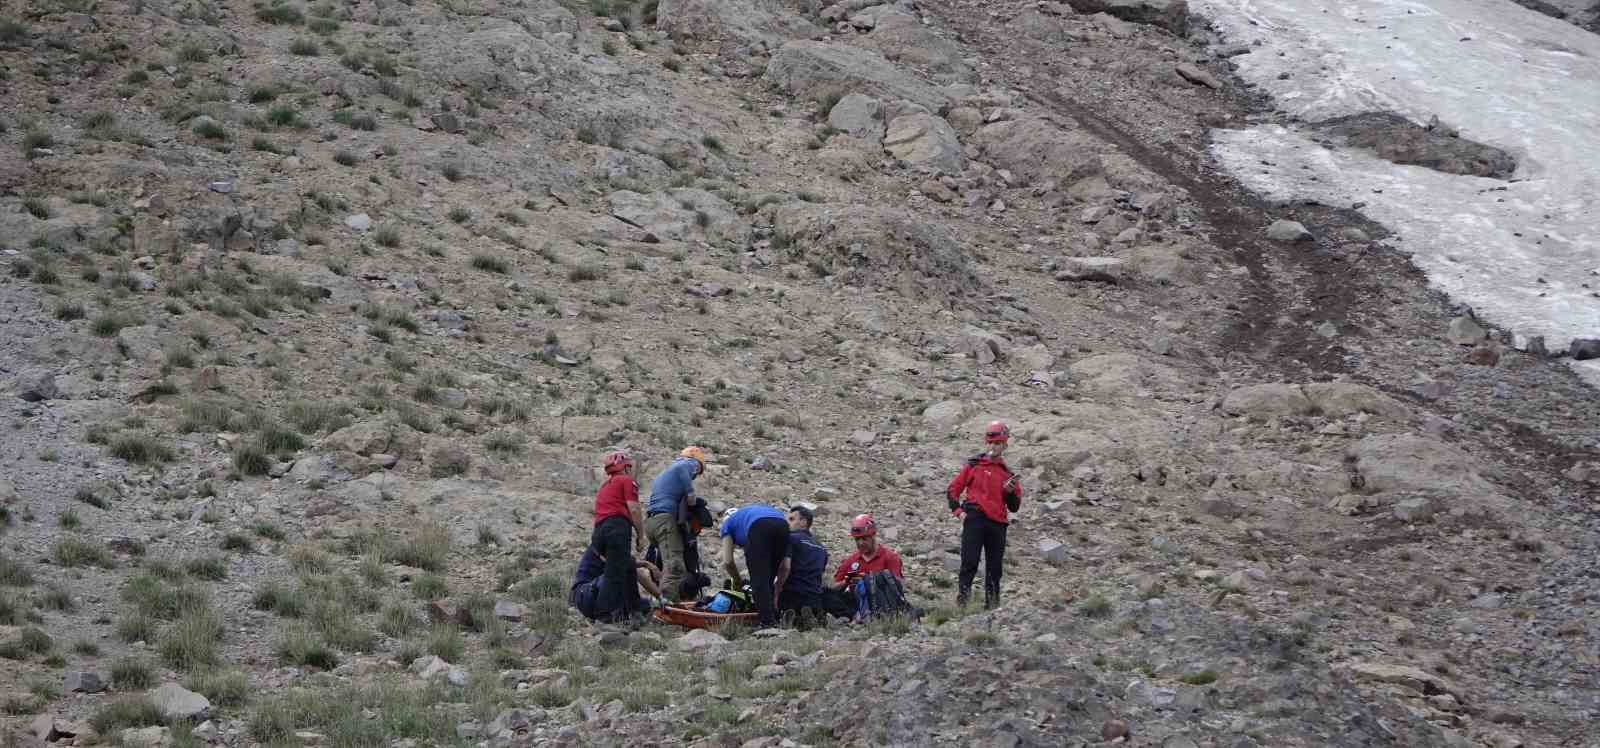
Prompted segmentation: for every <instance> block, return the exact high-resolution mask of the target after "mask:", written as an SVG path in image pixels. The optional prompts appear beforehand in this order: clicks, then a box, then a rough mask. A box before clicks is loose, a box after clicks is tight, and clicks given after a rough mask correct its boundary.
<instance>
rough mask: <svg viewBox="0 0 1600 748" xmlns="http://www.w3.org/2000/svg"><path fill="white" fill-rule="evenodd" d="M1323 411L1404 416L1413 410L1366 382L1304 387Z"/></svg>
mask: <svg viewBox="0 0 1600 748" xmlns="http://www.w3.org/2000/svg"><path fill="white" fill-rule="evenodd" d="M1304 389H1305V393H1306V397H1309V398H1311V404H1312V405H1315V406H1316V407H1317V409H1318V410H1320V411H1321V412H1322V414H1323V415H1325V416H1328V417H1331V418H1339V417H1343V416H1348V415H1354V414H1356V413H1371V414H1372V415H1375V416H1385V417H1388V418H1404V417H1406V416H1407V415H1409V414H1410V412H1411V409H1410V408H1407V407H1406V406H1405V405H1403V404H1402V403H1401V402H1400V401H1398V400H1395V399H1394V398H1392V397H1389V396H1388V395H1385V394H1383V393H1382V392H1379V391H1377V390H1375V389H1373V388H1371V387H1368V386H1366V385H1364V384H1356V383H1354V382H1314V383H1312V384H1308V385H1306V386H1305V387H1304Z"/></svg>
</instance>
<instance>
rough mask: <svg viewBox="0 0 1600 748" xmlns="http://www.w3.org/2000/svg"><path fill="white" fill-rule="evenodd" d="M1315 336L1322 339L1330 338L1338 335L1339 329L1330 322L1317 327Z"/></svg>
mask: <svg viewBox="0 0 1600 748" xmlns="http://www.w3.org/2000/svg"><path fill="white" fill-rule="evenodd" d="M1317 334H1318V335H1321V336H1322V337H1324V338H1332V337H1335V336H1337V335H1338V334H1339V328H1338V327H1337V326H1335V325H1334V324H1333V323H1332V322H1324V323H1322V324H1320V325H1317Z"/></svg>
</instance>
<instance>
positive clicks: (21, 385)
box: [17, 369, 61, 403]
mask: <svg viewBox="0 0 1600 748" xmlns="http://www.w3.org/2000/svg"><path fill="white" fill-rule="evenodd" d="M17 397H20V398H22V399H23V400H25V401H27V402H30V403H37V402H41V401H44V400H54V399H56V398H58V397H61V389H60V388H59V387H57V386H56V375H55V373H54V372H52V371H50V370H48V369H26V370H24V371H23V372H22V376H20V377H18V378H17Z"/></svg>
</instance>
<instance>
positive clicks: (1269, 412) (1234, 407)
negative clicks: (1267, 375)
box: [1222, 383, 1313, 417]
mask: <svg viewBox="0 0 1600 748" xmlns="http://www.w3.org/2000/svg"><path fill="white" fill-rule="evenodd" d="M1222 409H1223V410H1224V411H1226V412H1227V413H1229V414H1230V415H1236V416H1241V415H1250V416H1261V417H1271V416H1303V415H1310V414H1311V413H1312V412H1313V408H1312V405H1311V398H1309V397H1306V393H1305V391H1304V390H1302V389H1300V385H1298V384H1283V383H1273V384H1253V385H1250V386H1248V387H1240V388H1239V389H1236V390H1234V391H1232V392H1229V393H1228V395H1227V397H1224V398H1223V399H1222Z"/></svg>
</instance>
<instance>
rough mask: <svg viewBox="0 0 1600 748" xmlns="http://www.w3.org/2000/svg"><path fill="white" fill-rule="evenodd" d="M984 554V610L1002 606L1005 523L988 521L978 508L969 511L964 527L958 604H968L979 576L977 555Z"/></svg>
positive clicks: (962, 529) (986, 516) (957, 596)
mask: <svg viewBox="0 0 1600 748" xmlns="http://www.w3.org/2000/svg"><path fill="white" fill-rule="evenodd" d="M979 553H982V554H983V607H985V608H993V607H995V606H996V605H999V604H1000V572H1001V571H1002V570H1003V569H1004V564H1005V556H1006V523H1004V522H996V521H994V520H992V519H989V517H988V515H986V514H984V513H983V512H982V511H979V510H978V509H977V507H969V508H968V509H967V519H966V521H965V522H964V523H963V524H962V526H961V580H960V585H961V586H960V587H959V588H958V589H957V591H956V603H957V604H959V605H966V604H967V597H968V595H970V594H971V593H972V578H973V577H975V576H977V575H978V554H979Z"/></svg>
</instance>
